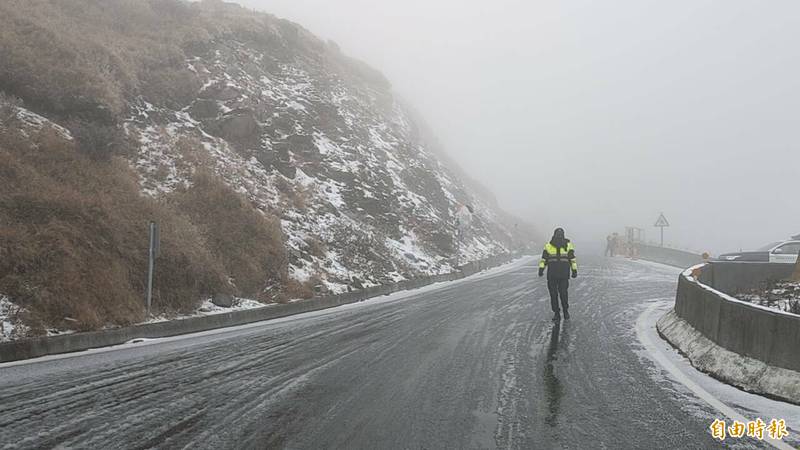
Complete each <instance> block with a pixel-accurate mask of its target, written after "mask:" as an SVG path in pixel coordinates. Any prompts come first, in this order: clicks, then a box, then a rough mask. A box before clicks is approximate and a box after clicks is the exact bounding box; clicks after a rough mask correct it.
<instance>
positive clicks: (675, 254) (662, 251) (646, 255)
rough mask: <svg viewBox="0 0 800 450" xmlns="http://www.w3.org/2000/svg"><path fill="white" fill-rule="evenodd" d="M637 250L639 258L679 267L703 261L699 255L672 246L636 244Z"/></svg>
mask: <svg viewBox="0 0 800 450" xmlns="http://www.w3.org/2000/svg"><path fill="white" fill-rule="evenodd" d="M638 250H639V258H640V259H644V260H646V261H652V262H657V263H661V264H666V265H668V266H674V267H679V268H681V269H685V268H687V267H691V266H694V265H696V264H699V263H701V262H703V261H704V260H703V257H702V256H701V255H697V254H694V253H691V252H687V251H683V250H676V249H674V248H666V247H656V246H653V245H647V244H638Z"/></svg>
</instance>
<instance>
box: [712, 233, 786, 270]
mask: <svg viewBox="0 0 800 450" xmlns="http://www.w3.org/2000/svg"><path fill="white" fill-rule="evenodd" d="M798 238H800V236H794V238H793V239H791V240H788V241H779V242H773V243H771V244H767V245H765V246H763V247H761V248H759V249H758V250H756V251H753V252H737V253H725V254H723V255H719V258H717V259H718V260H720V261H760V262H771V263H785V264H795V263H796V262H797V256H798V254H800V239H798Z"/></svg>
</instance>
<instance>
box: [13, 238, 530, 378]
mask: <svg viewBox="0 0 800 450" xmlns="http://www.w3.org/2000/svg"><path fill="white" fill-rule="evenodd" d="M522 256H523V255H521V254H516V253H513V254H502V255H496V256H493V257H490V258H487V259H484V260H481V261H474V262H471V263H468V264H466V265H464V266H461V267H460V268H459V270H458V271H456V272H450V273H447V274H441V275H434V276H430V277H421V278H415V279H411V280H405V281H401V282H398V283H393V284H388V285H382V286H375V287H370V288H366V289H362V290H359V291H353V292H347V293H344V294H336V295H329V296H324V297H315V298H311V299H308V300H302V301H298V302H293V303H287V304H278V305H270V306H265V307H263V308H256V309H251V310H244V311H232V312H228V313H221V314H214V315H208V316H201V317H191V318H188V319H180V320H172V321H166V322H158V323H149V324H142V325H134V326H130V327H122V328H114V329H110V330H101V331H91V332H84V333H75V334H67V335H59V336H45V337H38V338H30V339H21V340H18V341H11V342H4V343H0V363H5V362H12V361H20V360H25V359H31V358H37V357H40V356H47V355H55V354H62V353H73V352H79V351H84V350H89V349H93V348H101V347H110V346H114V345H120V344H124V343H126V342H129V341H132V340H134V339H155V338H164V337H170V336H178V335H182V334H190V333H197V332H201V331H209V330H214V329H218V328H227V327H233V326H237V325H245V324H249V323H254V322H262V321H265V320H271V319H278V318H281V317H287V316H293V315H296V314H302V313H306V312H312V311H319V310H323V309H328V308H335V307H337V306H342V305H347V304H351V303H358V302H361V301H364V300H368V299H371V298H375V297H381V296H384V295H389V294H393V293H395V292H400V291H408V290H412V289H418V288H421V287H424V286H428V285H431V284H434V283H440V282H444V281H455V280H459V279H463V278H466V277H469V276H471V275H474V274H477V273H479V272H482V271H484V270H486V269H491V268H494V267H497V266H500V265H503V264H506V263H509V262H511V261H513V260H515V259H517V258H519V257H522Z"/></svg>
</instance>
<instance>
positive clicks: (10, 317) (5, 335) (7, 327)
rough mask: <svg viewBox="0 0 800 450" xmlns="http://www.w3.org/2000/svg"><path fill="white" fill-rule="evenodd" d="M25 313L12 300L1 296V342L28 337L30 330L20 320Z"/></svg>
mask: <svg viewBox="0 0 800 450" xmlns="http://www.w3.org/2000/svg"><path fill="white" fill-rule="evenodd" d="M24 312H25V310H24V309H23V308H22V307H20V306H17V305H15V304H14V303H12V302H11V299H9V298H8V297H6V296H4V295H0V342H6V341H11V340H14V339H19V338H22V337H25V336H27V334H28V332H29V331H30V330H29V328H28V327H27V326H25V325H24V324H23V323H22V320H21V318H20V315H21V314H23V313H24Z"/></svg>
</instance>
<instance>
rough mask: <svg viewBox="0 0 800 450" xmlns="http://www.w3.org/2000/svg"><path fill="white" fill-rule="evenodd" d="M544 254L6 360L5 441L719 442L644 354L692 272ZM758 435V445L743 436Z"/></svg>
mask: <svg viewBox="0 0 800 450" xmlns="http://www.w3.org/2000/svg"><path fill="white" fill-rule="evenodd" d="M581 263H582V266H581V277H580V278H578V279H577V280H573V282H572V285H571V288H570V294H571V298H572V301H571V304H572V308H571V309H570V311H571V313H572V319H571V320H570V321H565V322H563V323H562V324H560V325H557V324H556V325H554V323H553V322H552V321H551V320H550V319H551V316H552V313H551V312H550V306H549V299H548V298H547V289H546V286H545V282H544V281H543V280H541V279H539V278H537V276H536V269H535V267H534V266H533V264H530V261H528V264H526V265H519V264H518V265H517V266H516V267H515V268H513V269H511V270H506V271H504V272H501V273H496V274H493V275H491V276H479V277H476V278H472V279H467V280H462V281H460V282H456V283H454V284H449V285H446V286H444V287H441V288H437V289H427V290H424V291H422V292H420V293H417V294H414V295H411V296H406V298H402V299H399V300H391V299H390V300H389V301H386V300H383V301H377V302H376V301H370V302H366V303H363V304H361V305H359V306H357V307H345V308H343V309H339V310H332V311H327V312H325V313H323V314H319V313H317V314H312V315H311V316H302V317H298V318H292V319H288V320H279V321H276V322H273V323H268V324H266V325H263V326H257V327H251V328H247V329H240V330H234V331H231V332H225V333H220V334H216V335H212V336H200V337H196V338H190V339H181V340H174V341H167V342H159V343H153V344H150V345H145V346H142V347H134V348H127V349H123V350H119V351H112V352H108V353H101V354H88V355H84V356H77V357H72V358H67V359H58V360H53V361H44V362H40V363H35V364H27V365H18V366H12V367H6V368H0V448H103V449H110V448H153V447H155V448H185V447H186V448H347V449H356V448H364V449H374V448H496V447H500V448H524V449H536V448H544V449H547V448H596V449H599V448H611V449H619V448H647V449H652V448H716V447H719V444H717V443H716V442H715V441H714V440H712V439H711V437H710V435H709V433H708V426H709V424H710V420H709V417H713V416H714V414H713V411H709V410H704V409H703V406H702V404H701V402H697V401H696V399H694V398H692V396H691V394H690V393H688V392H685V391H683V390H681V389H679V388H678V387H676V386H674V385H673V384H672V383H670V382H668V381H666V380H665V379H663V378H660V377H659V376H657V374H658V372H659V369H658V368H656V367H654V364H653V363H652V362H650V360H649V359H647V358H645V357H643V356H642V354H641V353H642V345H641V344H640V343H639V342H638V341H637V338H636V333H635V330H634V326H635V322H636V319H637V317H638V315H639V314H640V313H641V312H642V310H643V308H644V307H645V305H646V304H648V302H651V301H656V300H660V301H663V300H664V299H666V298H670V297H672V296H673V295H674V289H675V284H676V279H677V276H676V274H675V271H674V270H665V269H663V268H659V267H657V266H654V265H646V264H637V263H633V262H629V261H625V260H607V259H601V258H595V259H592V258H584V259H583V260H582V261H581ZM749 445H754V444H753V443H747V441H741V444H740V446H744V447H747V446H749Z"/></svg>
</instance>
